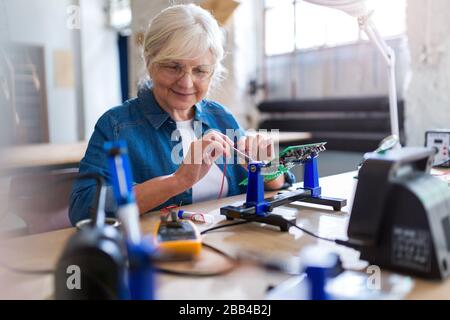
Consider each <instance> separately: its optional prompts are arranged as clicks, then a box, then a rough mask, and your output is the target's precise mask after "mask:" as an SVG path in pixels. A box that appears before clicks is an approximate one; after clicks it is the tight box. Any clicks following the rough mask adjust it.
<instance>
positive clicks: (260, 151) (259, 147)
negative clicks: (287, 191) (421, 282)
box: [237, 134, 285, 190]
mask: <svg viewBox="0 0 450 320" xmlns="http://www.w3.org/2000/svg"><path fill="white" fill-rule="evenodd" d="M237 148H238V150H239V151H241V152H243V153H245V154H246V155H248V156H249V157H250V158H251V159H252V160H255V161H271V160H273V159H274V158H275V156H276V155H275V146H274V142H273V139H272V138H271V137H269V136H264V135H262V134H256V135H254V136H245V137H242V138H241V139H240V140H239V141H238V142H237ZM239 161H242V160H239ZM244 167H245V168H246V169H247V164H244ZM284 182H285V179H284V175H281V176H279V177H278V178H276V179H274V180H271V181H267V182H265V187H266V188H267V189H270V190H278V189H281V187H282V186H283V185H284Z"/></svg>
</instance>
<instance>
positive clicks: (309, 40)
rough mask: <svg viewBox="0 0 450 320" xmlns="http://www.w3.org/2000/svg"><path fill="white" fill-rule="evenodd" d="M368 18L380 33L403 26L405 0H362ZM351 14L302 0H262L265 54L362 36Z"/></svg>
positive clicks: (391, 33)
mask: <svg viewBox="0 0 450 320" xmlns="http://www.w3.org/2000/svg"><path fill="white" fill-rule="evenodd" d="M366 4H367V6H368V8H370V9H372V10H374V14H373V16H372V20H373V22H374V24H375V25H376V27H377V29H378V30H379V32H380V34H381V35H382V36H383V37H387V38H389V37H395V36H399V35H401V34H403V33H405V30H406V0H366ZM365 39H367V37H366V36H365V35H364V34H362V33H361V32H360V31H359V28H358V23H357V21H356V19H355V18H352V17H351V16H349V15H348V14H346V13H344V12H341V11H339V10H335V9H330V8H327V7H323V6H317V5H314V4H311V3H308V2H305V1H302V0H266V2H265V51H266V55H276V54H283V53H290V52H293V51H294V50H303V49H311V48H320V47H332V46H337V45H342V44H347V43H354V42H357V41H360V40H365Z"/></svg>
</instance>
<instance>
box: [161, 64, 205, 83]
mask: <svg viewBox="0 0 450 320" xmlns="http://www.w3.org/2000/svg"><path fill="white" fill-rule="evenodd" d="M157 65H158V67H159V69H160V70H161V72H163V73H164V75H165V76H166V77H168V78H170V79H172V80H174V81H176V80H179V79H181V78H182V77H184V75H185V74H186V73H189V74H190V75H191V79H192V81H194V82H203V81H207V80H208V79H210V78H211V76H212V75H213V73H214V67H213V66H212V65H201V66H197V67H193V68H191V70H190V71H188V70H187V69H188V67H187V66H186V65H183V64H180V63H177V62H167V63H158V64H157Z"/></svg>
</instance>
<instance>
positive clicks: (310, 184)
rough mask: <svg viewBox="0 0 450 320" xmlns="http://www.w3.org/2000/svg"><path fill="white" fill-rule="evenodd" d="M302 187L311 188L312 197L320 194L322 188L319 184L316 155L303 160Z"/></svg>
mask: <svg viewBox="0 0 450 320" xmlns="http://www.w3.org/2000/svg"><path fill="white" fill-rule="evenodd" d="M303 188H304V189H307V190H311V196H312V197H313V198H318V197H320V195H321V194H322V188H321V187H320V186H319V166H318V161H317V156H313V157H311V158H310V159H308V160H306V162H305V166H304V174H303Z"/></svg>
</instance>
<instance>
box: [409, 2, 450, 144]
mask: <svg viewBox="0 0 450 320" xmlns="http://www.w3.org/2000/svg"><path fill="white" fill-rule="evenodd" d="M407 17H408V18H407V25H408V38H409V48H410V52H411V74H410V82H409V86H408V89H407V92H406V99H405V101H406V134H407V143H408V145H423V143H424V135H425V131H426V130H428V129H434V128H450V1H448V0H409V1H408V7H407ZM424 49H425V50H424Z"/></svg>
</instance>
